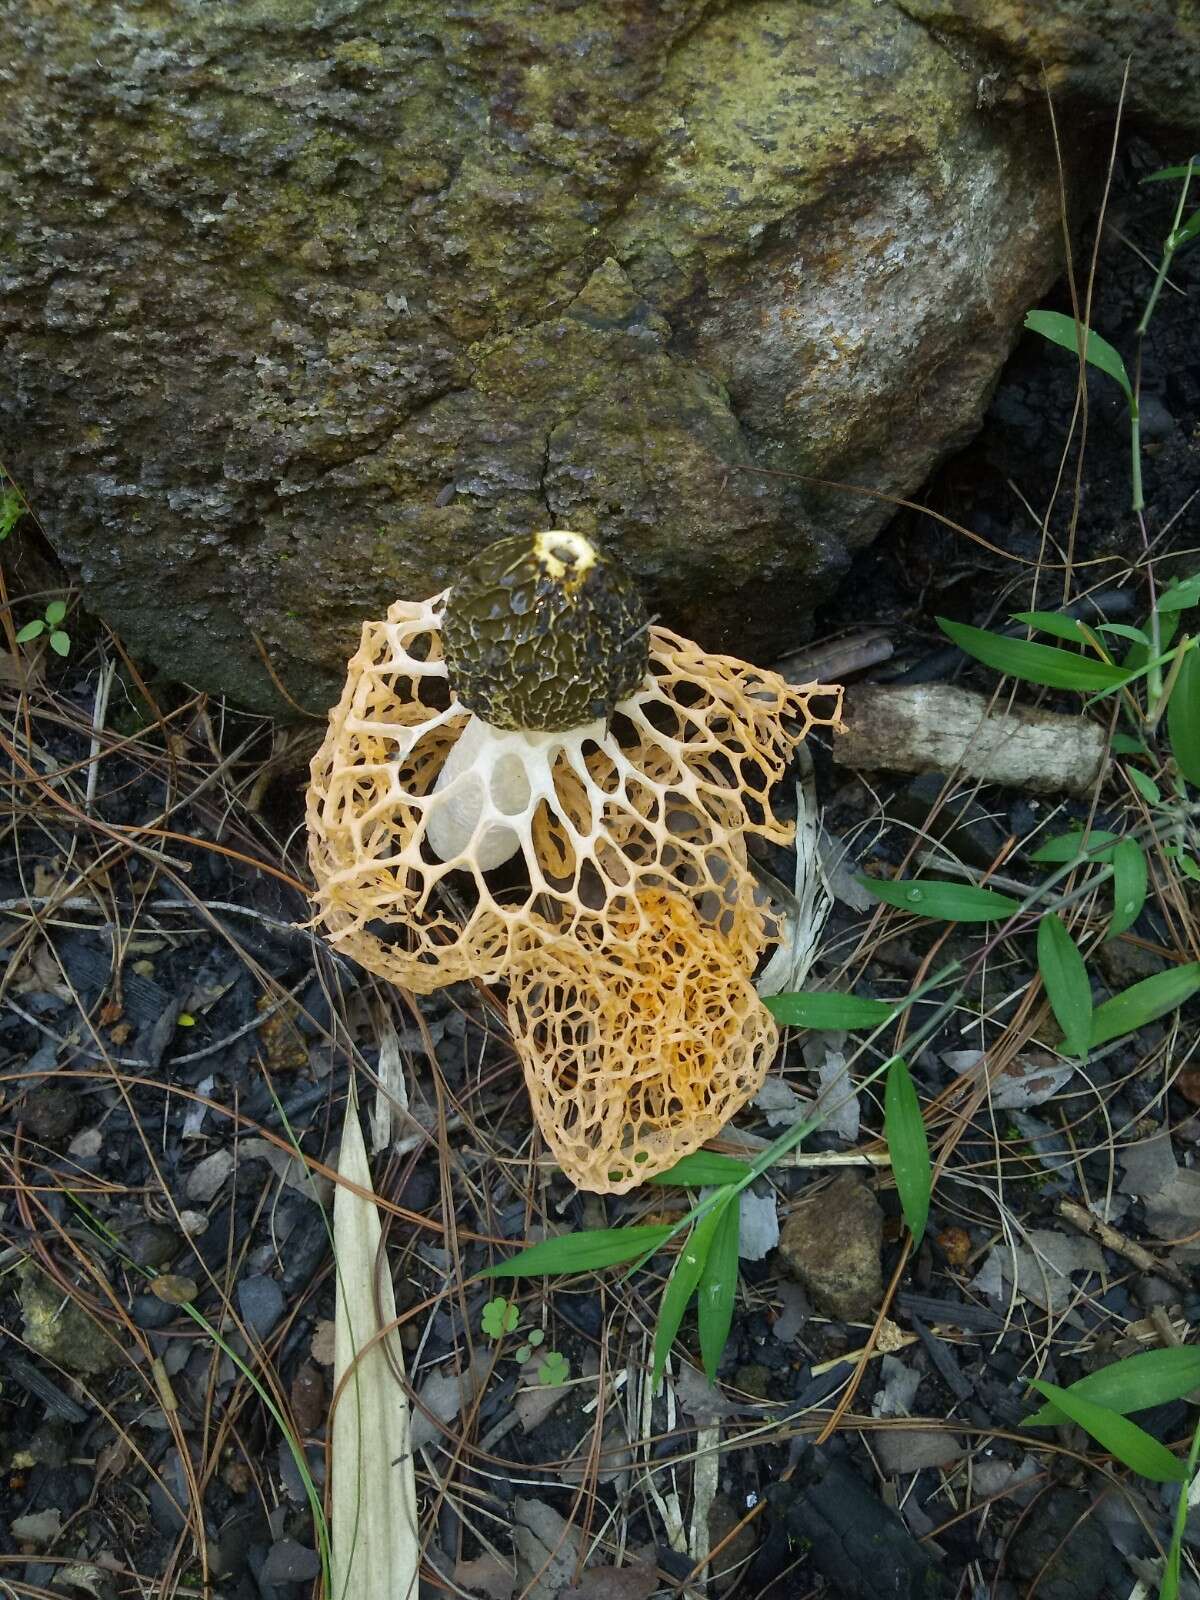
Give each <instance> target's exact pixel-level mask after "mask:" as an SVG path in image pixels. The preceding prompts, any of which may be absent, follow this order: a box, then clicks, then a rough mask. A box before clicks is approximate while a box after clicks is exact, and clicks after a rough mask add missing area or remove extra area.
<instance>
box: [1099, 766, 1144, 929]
mask: <svg viewBox="0 0 1200 1600" xmlns="http://www.w3.org/2000/svg"><path fill="white" fill-rule="evenodd" d="M1131 770H1132V769H1131ZM1112 865H1113V919H1112V923H1111V924H1110V926H1109V930H1108V936H1109V938H1110V939H1111V938H1115V936H1116V935H1117V934H1118V933H1124V932H1125V930H1126V928H1132V927H1133V925H1134V923H1135V922H1136V921H1137V919H1138V917H1139V916H1141V913H1142V907H1143V906H1144V905H1145V903H1146V885H1147V881H1148V876H1149V874H1148V869H1147V867H1146V856H1145V853H1144V851H1143V850H1142V847H1141V845H1140V844H1139V843H1138V842H1137V840H1136V839H1122V840H1121V841H1120V842H1119V843H1118V844H1116V845H1114V846H1113V854H1112Z"/></svg>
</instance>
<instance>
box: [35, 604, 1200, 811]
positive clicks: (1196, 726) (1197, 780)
mask: <svg viewBox="0 0 1200 1600" xmlns="http://www.w3.org/2000/svg"><path fill="white" fill-rule="evenodd" d="M17 637H18V638H19V637H20V635H19V634H18V636H17ZM1167 733H1168V735H1169V736H1170V740H1171V754H1172V755H1173V756H1174V757H1175V765H1176V766H1177V767H1178V768H1179V770H1180V772H1182V773H1183V775H1184V777H1185V778H1186V779H1187V781H1188V782H1189V783H1194V784H1195V785H1196V786H1197V788H1200V651H1198V650H1191V651H1189V652H1188V654H1187V655H1186V656H1185V657H1184V659H1183V665H1182V666H1181V667H1180V669H1179V676H1178V678H1176V680H1175V687H1174V688H1173V689H1172V690H1171V698H1170V700H1168V702H1167Z"/></svg>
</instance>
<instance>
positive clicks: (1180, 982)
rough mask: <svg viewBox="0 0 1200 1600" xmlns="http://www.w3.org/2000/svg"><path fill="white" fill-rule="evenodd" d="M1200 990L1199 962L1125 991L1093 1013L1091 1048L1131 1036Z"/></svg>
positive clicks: (1156, 974)
mask: <svg viewBox="0 0 1200 1600" xmlns="http://www.w3.org/2000/svg"><path fill="white" fill-rule="evenodd" d="M1197 989H1200V961H1190V962H1189V963H1188V964H1187V966H1184V967H1170V968H1168V969H1167V971H1166V972H1156V973H1155V974H1154V976H1153V977H1152V978H1143V979H1142V981H1141V983H1135V984H1133V985H1132V987H1130V988H1128V989H1124V990H1122V992H1121V993H1120V994H1117V995H1114V996H1113V998H1112V999H1111V1000H1106V1001H1105V1002H1104V1004H1103V1005H1102V1006H1097V1007H1096V1009H1095V1011H1094V1012H1093V1013H1092V1037H1091V1044H1092V1048H1093V1049H1095V1047H1096V1046H1097V1045H1101V1044H1107V1043H1108V1042H1109V1040H1110V1039H1119V1038H1120V1037H1121V1035H1122V1034H1123V1033H1132V1032H1133V1031H1134V1029H1135V1028H1141V1027H1143V1026H1144V1025H1145V1024H1146V1023H1147V1022H1156V1021H1157V1020H1158V1018H1159V1017H1165V1016H1166V1014H1167V1013H1168V1012H1169V1011H1174V1010H1176V1009H1177V1007H1179V1006H1181V1005H1182V1004H1183V1002H1184V1001H1185V1000H1187V999H1190V997H1191V996H1192V995H1194V994H1195V993H1196V990H1197Z"/></svg>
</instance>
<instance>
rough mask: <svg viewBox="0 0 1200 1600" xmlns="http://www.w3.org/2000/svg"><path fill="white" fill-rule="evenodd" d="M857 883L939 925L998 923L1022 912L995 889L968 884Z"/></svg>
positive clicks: (918, 880)
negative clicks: (940, 923)
mask: <svg viewBox="0 0 1200 1600" xmlns="http://www.w3.org/2000/svg"><path fill="white" fill-rule="evenodd" d="M858 881H859V883H861V884H862V885H863V887H864V888H865V889H868V890H870V892H871V893H872V894H873V895H874V896H875V897H876V898H877V899H879V900H883V901H886V902H887V904H888V905H889V906H898V907H899V908H900V910H902V911H915V912H916V913H917V915H918V916H922V917H933V918H935V919H936V920H937V921H940V922H997V921H999V920H1000V919H1001V918H1002V917H1011V916H1012V914H1013V912H1014V911H1019V910H1020V909H1021V903H1020V901H1019V900H1014V899H1013V897H1012V895H1010V894H998V893H997V892H996V890H995V889H977V888H976V887H975V886H974V884H970V883H953V882H947V881H945V880H943V879H941V878H901V879H900V880H899V882H894V881H890V880H887V879H883V878H863V877H860V878H859V880H858Z"/></svg>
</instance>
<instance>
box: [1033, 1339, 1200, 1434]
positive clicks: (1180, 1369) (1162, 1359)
mask: <svg viewBox="0 0 1200 1600" xmlns="http://www.w3.org/2000/svg"><path fill="white" fill-rule="evenodd" d="M1193 1389H1200V1345H1194V1344H1181V1345H1175V1346H1172V1347H1171V1348H1168V1349H1166V1350H1143V1351H1142V1352H1141V1353H1140V1354H1138V1355H1135V1356H1126V1357H1125V1359H1124V1361H1114V1362H1112V1363H1110V1365H1109V1366H1107V1367H1101V1368H1100V1370H1099V1372H1089V1373H1088V1375H1087V1377H1086V1378H1077V1379H1076V1381H1075V1382H1074V1383H1072V1384H1070V1385H1068V1387H1067V1391H1066V1392H1067V1393H1068V1394H1073V1395H1078V1396H1079V1397H1080V1398H1081V1399H1083V1400H1090V1401H1091V1402H1092V1403H1093V1405H1098V1406H1107V1407H1108V1409H1109V1410H1110V1411H1117V1412H1119V1413H1120V1414H1121V1415H1122V1416H1126V1415H1127V1414H1128V1413H1129V1412H1130V1411H1145V1410H1146V1409H1147V1408H1148V1407H1149V1406H1163V1405H1166V1404H1167V1403H1168V1401H1171V1400H1179V1399H1182V1397H1183V1396H1184V1395H1185V1394H1190V1393H1191V1391H1192V1390H1193ZM1066 1420H1067V1418H1066V1414H1065V1412H1063V1411H1060V1410H1059V1408H1058V1407H1057V1406H1056V1405H1054V1404H1053V1403H1052V1402H1051V1403H1049V1404H1047V1405H1044V1406H1042V1407H1041V1408H1040V1409H1039V1410H1037V1411H1035V1412H1034V1413H1033V1415H1032V1416H1031V1417H1026V1418H1025V1420H1024V1422H1023V1423H1022V1424H1021V1426H1022V1427H1023V1428H1050V1427H1053V1426H1055V1425H1056V1424H1057V1423H1060V1422H1065V1421H1066Z"/></svg>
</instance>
